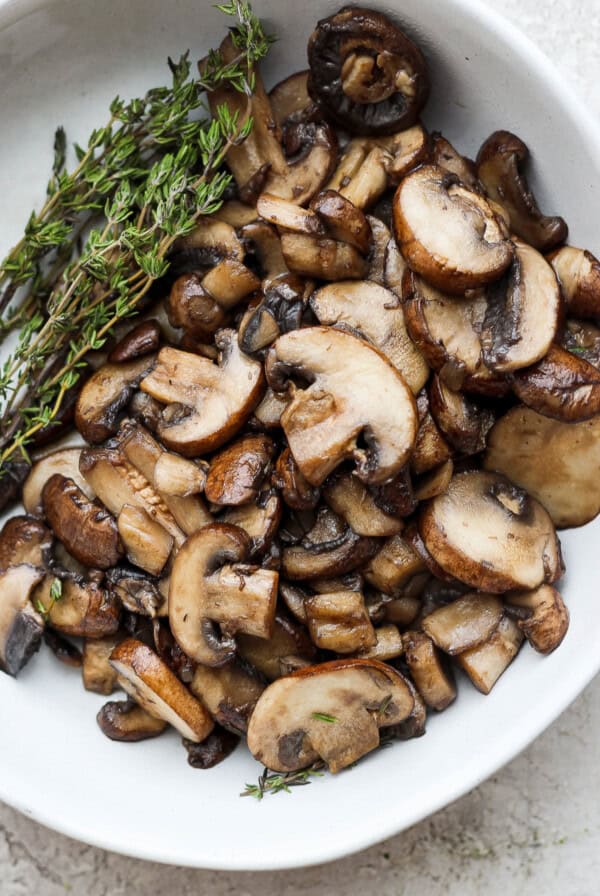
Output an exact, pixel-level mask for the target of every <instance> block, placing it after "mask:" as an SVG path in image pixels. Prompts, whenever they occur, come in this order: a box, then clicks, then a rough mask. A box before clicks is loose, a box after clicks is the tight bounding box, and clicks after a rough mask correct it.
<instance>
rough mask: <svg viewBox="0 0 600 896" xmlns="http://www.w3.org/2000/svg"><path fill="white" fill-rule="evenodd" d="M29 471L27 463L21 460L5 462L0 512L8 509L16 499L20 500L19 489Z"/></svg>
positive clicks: (20, 492) (20, 493) (0, 494)
mask: <svg viewBox="0 0 600 896" xmlns="http://www.w3.org/2000/svg"><path fill="white" fill-rule="evenodd" d="M30 470H31V464H30V462H29V461H27V460H24V459H23V458H18V459H15V460H7V461H5V462H4V464H3V479H4V481H3V483H2V491H0V511H2V510H4V509H5V508H6V507H9V506H10V505H11V504H12V503H13V502H14V501H16V500H17V499H18V498H21V499H22V491H21V488H22V486H23V483H24V482H26V480H27V477H28V476H29V471H30Z"/></svg>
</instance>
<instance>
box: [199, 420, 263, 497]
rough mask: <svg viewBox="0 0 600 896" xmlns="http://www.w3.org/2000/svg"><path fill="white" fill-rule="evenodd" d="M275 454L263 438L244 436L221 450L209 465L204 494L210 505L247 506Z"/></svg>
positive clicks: (261, 436)
mask: <svg viewBox="0 0 600 896" xmlns="http://www.w3.org/2000/svg"><path fill="white" fill-rule="evenodd" d="M274 451H275V446H274V444H273V441H272V440H271V439H270V438H269V437H268V436H266V435H262V434H260V433H257V434H256V435H244V436H241V437H240V438H239V439H237V440H236V441H234V442H231V443H230V444H229V445H227V447H226V448H222V449H221V451H219V453H218V454H216V455H215V456H214V457H213V458H212V460H211V462H210V469H209V471H208V477H207V480H206V485H205V489H204V493H205V495H206V498H207V499H208V500H209V501H210V502H211V503H213V504H229V505H238V504H247V503H248V502H249V501H252V500H255V499H256V497H257V496H258V491H259V488H260V485H261V483H262V482H263V480H264V478H265V476H266V475H267V473H268V472H269V469H270V466H271V458H272V456H273V453H274Z"/></svg>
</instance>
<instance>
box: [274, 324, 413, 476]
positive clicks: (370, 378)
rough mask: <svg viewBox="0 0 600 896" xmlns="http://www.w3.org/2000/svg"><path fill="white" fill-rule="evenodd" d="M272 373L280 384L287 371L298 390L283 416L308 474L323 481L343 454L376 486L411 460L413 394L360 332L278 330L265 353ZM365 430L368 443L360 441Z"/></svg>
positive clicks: (292, 447)
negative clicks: (300, 381) (298, 381)
mask: <svg viewBox="0 0 600 896" xmlns="http://www.w3.org/2000/svg"><path fill="white" fill-rule="evenodd" d="M267 375H268V376H269V378H270V381H271V385H272V386H274V388H279V389H280V390H282V389H283V388H284V386H285V382H286V380H287V378H288V377H293V376H294V375H299V376H301V377H303V378H304V379H306V380H308V381H309V382H310V385H309V386H308V387H307V388H305V389H300V388H298V389H297V390H296V391H295V392H294V393H293V398H292V401H291V402H290V404H289V405H288V406H287V408H286V409H285V411H284V412H283V414H282V415H281V423H282V426H283V429H284V432H285V434H286V436H287V439H288V442H289V446H290V450H291V452H292V454H293V455H294V459H295V460H296V463H297V464H298V466H299V467H300V469H301V471H302V473H303V474H304V476H305V477H306V479H307V480H308V481H309V482H310V483H311V484H313V485H320V484H321V483H322V482H323V481H324V480H325V479H326V478H327V476H328V475H329V473H331V472H332V471H333V470H334V469H335V468H336V467H337V466H338V465H339V464H340V463H341V462H342V461H343V460H346V459H350V458H352V459H353V460H354V461H355V462H356V465H357V475H358V476H359V477H360V478H361V479H363V480H364V481H366V482H369V483H373V484H377V483H381V482H385V481H386V480H388V479H391V478H392V477H393V476H394V474H395V473H397V472H398V471H399V470H400V469H401V467H402V466H403V465H404V464H405V463H406V461H407V460H408V458H409V457H410V454H411V452H412V449H413V447H414V444H415V440H416V436H417V413H416V405H415V401H414V398H413V396H412V393H411V391H410V389H409V388H408V386H407V385H406V383H405V382H404V380H403V379H402V377H401V376H400V374H399V373H398V371H397V370H396V369H395V368H394V367H393V366H392V365H391V364H390V362H389V361H388V360H387V358H385V357H384V356H383V355H382V354H381V353H380V352H379V351H377V349H375V348H373V347H372V346H370V345H369V344H368V343H366V342H364V341H363V340H361V339H357V338H356V336H352V335H350V334H349V333H345V332H342V331H340V330H334V329H331V328H327V327H308V328H306V329H303V330H295V331H294V332H291V333H286V335H285V336H281V337H280V338H279V339H278V340H277V342H276V343H275V344H274V346H273V347H272V349H271V350H270V352H269V355H268V357H267ZM361 435H362V436H363V437H364V439H365V441H366V443H367V447H365V448H361V447H359V444H358V440H359V438H360V436H361Z"/></svg>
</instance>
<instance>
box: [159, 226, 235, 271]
mask: <svg viewBox="0 0 600 896" xmlns="http://www.w3.org/2000/svg"><path fill="white" fill-rule="evenodd" d="M173 251H174V254H175V255H176V256H177V257H179V258H181V257H183V258H184V259H185V260H186V261H188V262H191V264H192V266H193V267H194V268H196V269H198V268H204V267H212V266H213V265H216V264H218V262H219V261H221V260H222V259H223V258H233V259H234V260H235V261H240V262H242V261H243V260H244V247H243V246H242V243H241V241H240V239H239V237H238V236H237V234H236V232H235V228H234V227H232V226H231V224H227V223H226V222H225V221H219V220H218V219H217V218H215V217H214V216H212V215H210V216H203V217H201V218H199V219H198V222H197V224H196V226H195V227H194V229H193V230H192V231H191V233H188V234H187V235H186V236H184V237H181V238H180V239H178V240H177V242H176V243H175V246H174V249H173Z"/></svg>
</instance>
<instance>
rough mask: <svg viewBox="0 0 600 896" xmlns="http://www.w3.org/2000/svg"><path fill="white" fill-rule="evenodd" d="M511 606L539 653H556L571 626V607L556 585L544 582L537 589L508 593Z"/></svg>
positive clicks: (508, 603) (519, 624)
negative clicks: (568, 606)
mask: <svg viewBox="0 0 600 896" xmlns="http://www.w3.org/2000/svg"><path fill="white" fill-rule="evenodd" d="M506 603H507V609H508V610H512V609H514V610H515V611H516V613H518V618H517V625H518V626H519V628H520V629H521V631H522V632H523V634H524V635H525V637H526V638H527V640H528V641H529V643H530V644H531V646H532V647H533V648H534V649H535V650H537V651H538V653H543V654H547V653H552V651H553V650H556V648H557V647H558V646H559V645H560V644H561V643H562V641H563V639H564V637H565V635H566V634H567V629H568V628H569V611H568V610H567V607H566V605H565V602H564V601H563V599H562V597H561V596H560V594H559V592H558V591H557V590H556V588H552V586H551V585H540V587H539V588H536V589H535V591H521V592H518V593H516V594H515V593H513V594H510V595H508V597H507V598H506Z"/></svg>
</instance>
